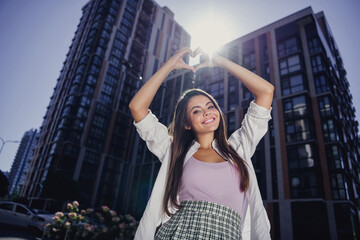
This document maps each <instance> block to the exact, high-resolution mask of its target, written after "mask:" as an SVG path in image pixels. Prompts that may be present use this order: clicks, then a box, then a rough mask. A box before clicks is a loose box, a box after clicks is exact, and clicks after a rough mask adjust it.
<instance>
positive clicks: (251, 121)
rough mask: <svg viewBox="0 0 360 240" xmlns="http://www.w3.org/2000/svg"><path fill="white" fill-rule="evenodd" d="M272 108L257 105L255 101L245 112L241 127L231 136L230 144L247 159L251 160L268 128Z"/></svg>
mask: <svg viewBox="0 0 360 240" xmlns="http://www.w3.org/2000/svg"><path fill="white" fill-rule="evenodd" d="M270 112H271V109H270V110H269V109H266V108H265V107H262V106H259V105H257V104H256V103H255V102H254V101H252V102H251V103H250V107H249V109H248V111H247V113H246V114H245V117H244V119H243V121H242V123H241V127H240V129H238V130H236V131H235V132H234V133H233V134H232V135H231V136H230V138H229V144H230V145H231V146H232V147H233V148H234V150H235V151H236V152H237V153H238V154H239V155H240V157H242V158H243V159H244V160H245V161H248V160H250V158H251V157H252V155H253V154H254V152H255V150H256V146H257V145H258V143H259V142H260V140H261V138H262V137H263V136H264V135H265V133H266V132H267V130H268V121H269V120H270V119H271V115H270Z"/></svg>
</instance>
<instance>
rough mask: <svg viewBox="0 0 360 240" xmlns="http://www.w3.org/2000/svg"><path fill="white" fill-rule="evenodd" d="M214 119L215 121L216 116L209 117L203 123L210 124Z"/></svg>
mask: <svg viewBox="0 0 360 240" xmlns="http://www.w3.org/2000/svg"><path fill="white" fill-rule="evenodd" d="M214 121H215V118H210V119H208V120H206V121H203V122H202V124H209V123H212V122H214Z"/></svg>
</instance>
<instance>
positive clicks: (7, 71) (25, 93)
mask: <svg viewBox="0 0 360 240" xmlns="http://www.w3.org/2000/svg"><path fill="white" fill-rule="evenodd" d="M87 2H88V0H31V1H29V0H0V29H1V35H0V137H2V138H3V139H4V140H17V141H20V140H21V138H22V136H23V134H24V133H25V132H26V131H28V130H30V129H37V128H39V127H40V126H41V123H42V119H43V116H44V115H45V112H46V107H47V106H48V104H49V101H50V97H51V95H52V93H53V88H54V87H55V83H56V80H57V78H58V77H59V74H60V70H61V68H62V64H63V62H64V61H65V58H66V54H67V52H68V48H69V46H70V44H71V40H72V38H73V37H74V33H75V31H76V28H77V25H78V23H79V20H80V18H81V15H82V11H81V8H82V7H83V6H84V5H85V4H86V3H87ZM156 2H157V3H158V4H159V5H160V6H167V7H168V8H169V9H170V10H171V11H172V12H173V13H174V14H175V17H174V18H175V20H176V21H177V22H178V23H179V24H180V25H181V26H182V27H183V28H184V29H185V30H186V31H187V32H188V33H189V34H190V35H191V36H192V39H193V41H194V42H195V43H194V44H192V46H191V47H192V48H193V49H194V48H196V47H198V46H199V45H200V43H201V41H203V40H202V39H203V37H204V36H203V35H204V34H203V32H202V30H205V29H207V28H209V27H208V26H209V23H210V24H211V25H210V26H211V27H210V29H212V30H214V32H213V33H214V34H217V35H221V36H223V39H222V40H223V41H224V42H223V43H224V44H225V43H226V42H229V41H231V40H234V39H236V38H239V37H241V36H243V35H245V34H247V33H250V32H252V31H254V30H257V29H259V28H261V27H264V26H266V25H268V24H270V23H272V22H274V21H277V20H279V19H281V18H284V17H286V16H288V15H290V14H292V13H295V12H297V11H300V10H302V9H304V8H306V7H309V6H311V7H312V9H313V11H314V12H315V13H317V12H320V11H324V13H325V16H326V18H327V20H328V23H329V25H330V28H331V30H332V33H333V35H334V38H335V41H336V42H337V45H338V47H339V51H340V54H341V56H342V58H343V62H344V67H345V69H346V71H347V78H348V81H349V83H350V92H351V93H352V95H353V104H354V105H355V108H356V112H357V113H356V115H357V120H358V121H359V122H360V81H359V80H358V75H359V73H358V69H359V66H360V57H359V53H360V41H359V39H360V28H359V26H358V23H359V22H360V14H358V13H359V10H360V1H358V0H341V1H340V0H312V1H309V0H252V1H245V0H221V1H219V0H217V1H215V0H207V1H193V0H181V1H179V0H158V1H156ZM213 19H217V20H218V21H221V22H222V23H223V24H222V25H223V26H226V27H225V28H224V27H222V28H219V27H218V25H214V21H211V20H213ZM215 30H217V31H220V33H218V32H217V31H215ZM1 144H2V143H1V142H0V148H1ZM18 146H19V144H18V143H6V144H5V145H4V147H3V150H2V152H1V153H0V170H2V171H10V168H11V164H12V162H13V160H14V158H15V155H16V151H17V148H18Z"/></svg>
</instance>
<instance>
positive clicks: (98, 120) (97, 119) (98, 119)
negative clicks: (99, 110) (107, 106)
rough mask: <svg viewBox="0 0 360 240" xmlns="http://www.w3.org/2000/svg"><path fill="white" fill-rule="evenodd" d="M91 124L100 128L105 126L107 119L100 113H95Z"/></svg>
mask: <svg viewBox="0 0 360 240" xmlns="http://www.w3.org/2000/svg"><path fill="white" fill-rule="evenodd" d="M92 125H93V126H97V127H100V128H105V127H106V126H107V120H106V119H105V118H104V117H102V116H100V115H95V116H94V118H93V122H92Z"/></svg>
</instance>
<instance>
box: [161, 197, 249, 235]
mask: <svg viewBox="0 0 360 240" xmlns="http://www.w3.org/2000/svg"><path fill="white" fill-rule="evenodd" d="M181 206H182V208H181V209H180V210H179V211H178V212H177V213H176V214H175V215H173V216H172V217H171V218H170V220H169V221H167V222H166V223H165V224H163V225H162V226H161V227H160V229H159V231H158V232H157V233H156V235H155V240H170V239H171V240H190V239H201V240H205V239H206V240H208V239H223V240H225V239H226V240H235V239H236V240H239V239H242V238H241V226H240V223H241V216H240V215H239V214H238V213H237V212H236V211H235V210H232V209H231V208H228V207H225V206H223V205H219V204H216V203H212V202H205V201H183V202H182V203H181Z"/></svg>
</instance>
